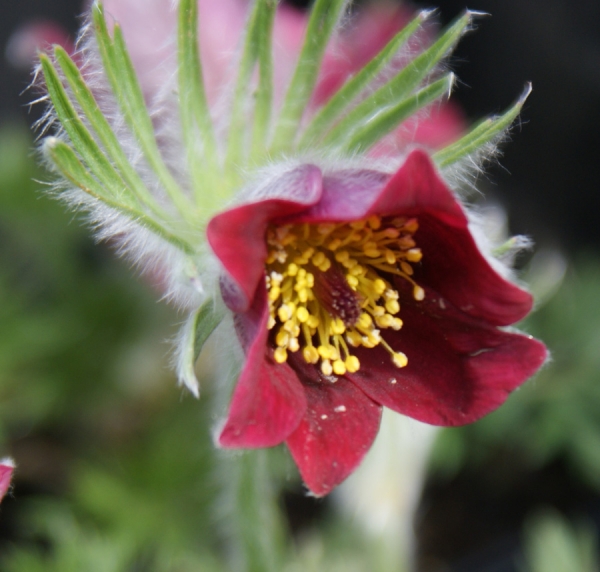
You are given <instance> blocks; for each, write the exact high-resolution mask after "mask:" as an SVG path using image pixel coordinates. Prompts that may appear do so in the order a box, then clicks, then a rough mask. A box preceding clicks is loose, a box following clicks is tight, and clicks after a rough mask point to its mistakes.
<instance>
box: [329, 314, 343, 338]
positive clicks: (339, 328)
mask: <svg viewBox="0 0 600 572" xmlns="http://www.w3.org/2000/svg"><path fill="white" fill-rule="evenodd" d="M329 329H330V330H331V333H332V334H335V335H338V336H339V335H341V334H343V333H344V332H345V331H346V326H345V325H344V322H342V320H341V319H340V318H335V320H333V321H332V322H331V326H330V328H329Z"/></svg>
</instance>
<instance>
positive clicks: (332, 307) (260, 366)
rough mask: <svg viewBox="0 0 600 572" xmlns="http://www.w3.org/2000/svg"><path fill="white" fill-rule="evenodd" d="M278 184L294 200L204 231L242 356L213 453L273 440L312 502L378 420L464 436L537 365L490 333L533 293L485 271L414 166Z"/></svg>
mask: <svg viewBox="0 0 600 572" xmlns="http://www.w3.org/2000/svg"><path fill="white" fill-rule="evenodd" d="M278 184H279V185H283V186H285V187H287V188H288V189H289V190H290V194H291V195H292V196H298V197H300V199H296V200H292V199H288V200H282V199H264V200H262V201H259V202H256V203H252V204H248V205H244V206H240V207H237V208H234V209H230V210H228V211H226V212H224V213H222V214H219V215H217V216H216V217H214V218H213V219H212V220H211V222H210V224H209V226H208V239H209V242H210V244H211V246H212V248H213V250H214V251H215V253H216V255H217V256H218V257H219V259H220V260H221V262H222V263H223V265H224V267H225V269H226V271H227V275H228V278H227V282H226V283H225V284H224V287H223V292H224V298H225V302H226V304H228V306H229V307H230V308H231V309H232V310H233V311H235V312H236V326H237V329H238V333H239V334H240V337H241V339H242V342H243V344H244V348H245V351H246V363H245V365H244V369H243V370H242V373H241V376H240V379H239V381H238V384H237V386H236V390H235V393H234V395H233V400H232V405H231V410H230V413H229V416H228V419H227V422H226V424H225V426H224V428H223V430H222V432H221V434H220V437H219V440H220V443H221V444H222V445H224V446H226V447H266V446H271V445H276V444H278V443H280V442H283V441H285V442H286V444H287V446H288V447H289V449H290V451H291V454H292V456H293V458H294V460H295V461H296V463H297V465H298V467H299V468H300V471H301V474H302V476H303V478H304V481H305V482H306V484H307V485H308V487H309V488H310V490H311V491H312V492H313V493H315V494H317V495H322V494H325V493H327V492H329V491H330V490H331V488H332V487H334V486H335V485H336V484H338V483H339V482H340V481H341V480H343V479H344V478H345V477H346V476H347V475H348V474H349V473H350V472H351V471H352V470H353V469H354V468H355V467H356V465H357V464H358V463H359V462H360V460H361V459H362V457H363V455H364V454H365V452H366V451H367V450H368V448H369V447H370V445H371V443H372V441H373V439H374V438H375V436H376V434H377V430H378V427H379V420H380V416H381V406H386V407H390V408H391V409H393V410H395V411H397V412H399V413H402V414H404V415H409V416H411V417H414V418H415V419H418V420H420V421H424V422H427V423H431V424H435V425H462V424H465V423H469V422H472V421H475V420H477V419H479V418H480V417H481V416H483V415H485V414H486V413H489V412H490V411H492V410H494V409H495V408H496V407H498V406H499V405H500V404H501V403H503V402H504V400H505V399H506V397H507V396H508V394H509V393H510V392H511V391H512V390H513V389H515V388H516V387H518V386H519V385H520V384H521V383H522V382H523V381H524V380H525V379H527V378H528V377H530V376H531V375H532V374H533V373H534V372H535V371H536V370H537V369H538V368H539V367H540V365H541V364H542V363H543V361H544V359H545V356H546V350H545V348H544V346H543V345H542V344H541V343H540V342H538V341H536V340H534V339H532V338H531V337H529V336H524V335H521V334H517V333H513V332H507V331H504V330H501V329H499V326H507V325H509V324H512V323H514V322H516V321H518V320H520V319H521V318H523V317H524V316H525V315H526V314H527V313H528V312H529V310H530V309H531V303H532V301H531V297H530V295H529V294H528V293H526V292H525V291H524V290H522V289H520V288H518V287H517V286H515V285H514V284H512V283H510V282H508V281H506V280H505V279H504V278H502V277H501V276H500V275H499V274H497V273H496V272H495V271H494V270H493V269H492V267H491V266H490V264H489V263H488V262H487V261H486V259H485V257H484V256H483V255H482V254H481V252H480V250H479V249H478V247H477V245H476V244H475V241H474V239H473V237H472V236H471V234H470V232H469V229H468V218H467V216H466V214H465V212H464V210H463V209H462V207H461V206H460V205H459V203H458V202H457V200H456V198H455V197H454V196H453V194H452V193H451V192H450V190H449V189H448V188H447V187H446V185H445V184H444V183H443V182H442V180H441V179H440V178H439V176H438V174H437V173H436V170H435V168H434V166H433V165H432V164H431V161H430V159H429V158H428V156H427V155H426V154H425V153H423V152H422V151H418V150H417V151H413V152H412V153H411V154H410V155H409V156H408V157H407V158H406V160H405V162H404V164H403V165H402V167H401V168H400V169H399V170H398V171H397V172H396V173H395V174H393V175H391V176H389V175H386V174H384V173H381V172H377V171H364V170H356V171H353V170H343V171H337V172H336V171H333V172H331V173H328V174H324V173H322V172H321V170H320V169H318V168H317V167H315V166H313V165H304V166H302V167H299V168H298V169H296V170H294V171H291V172H289V173H287V174H286V175H285V177H284V180H281V181H278ZM265 276H266V280H265ZM231 281H232V282H233V284H232V283H231Z"/></svg>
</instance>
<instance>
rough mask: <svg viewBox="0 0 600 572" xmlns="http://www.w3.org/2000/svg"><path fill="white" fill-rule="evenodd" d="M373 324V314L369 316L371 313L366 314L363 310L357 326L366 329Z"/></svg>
mask: <svg viewBox="0 0 600 572" xmlns="http://www.w3.org/2000/svg"><path fill="white" fill-rule="evenodd" d="M372 325H373V319H372V318H371V316H369V314H366V313H365V312H363V313H362V314H361V315H360V316H359V318H358V322H357V326H359V327H360V328H363V329H365V330H366V329H368V328H370V327H371V326H372Z"/></svg>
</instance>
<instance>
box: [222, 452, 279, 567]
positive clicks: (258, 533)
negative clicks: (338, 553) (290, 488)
mask: <svg viewBox="0 0 600 572" xmlns="http://www.w3.org/2000/svg"><path fill="white" fill-rule="evenodd" d="M268 457H269V451H268V450H265V449H257V450H252V451H245V452H244V453H242V454H239V455H238V456H236V457H232V456H227V457H223V458H222V463H223V465H225V466H224V467H223V469H224V471H223V472H224V473H225V474H226V475H227V477H228V481H227V487H228V491H227V492H228V493H229V494H228V496H229V499H228V500H229V503H230V507H231V511H232V513H233V514H231V515H228V516H230V517H231V521H232V528H233V529H232V530H231V533H232V534H231V537H230V540H231V546H230V548H231V554H232V556H233V558H234V562H233V563H232V567H233V569H234V570H236V571H239V572H281V570H282V568H283V555H284V551H285V534H284V530H285V528H284V526H283V523H282V522H281V514H280V510H279V506H278V503H277V494H276V493H277V490H276V488H275V486H274V484H273V481H272V479H271V475H270V471H269V458H268Z"/></svg>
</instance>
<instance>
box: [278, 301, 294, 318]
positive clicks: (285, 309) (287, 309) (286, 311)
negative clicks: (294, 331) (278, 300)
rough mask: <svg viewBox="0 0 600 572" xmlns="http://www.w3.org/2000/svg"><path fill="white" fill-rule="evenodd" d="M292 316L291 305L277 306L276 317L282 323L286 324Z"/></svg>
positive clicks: (292, 309)
mask: <svg viewBox="0 0 600 572" xmlns="http://www.w3.org/2000/svg"><path fill="white" fill-rule="evenodd" d="M293 315H294V308H293V307H291V304H283V305H281V306H279V310H277V317H278V318H279V319H280V320H281V321H282V322H287V321H288V320H289V319H290V318H291V317H292V316H293Z"/></svg>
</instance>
